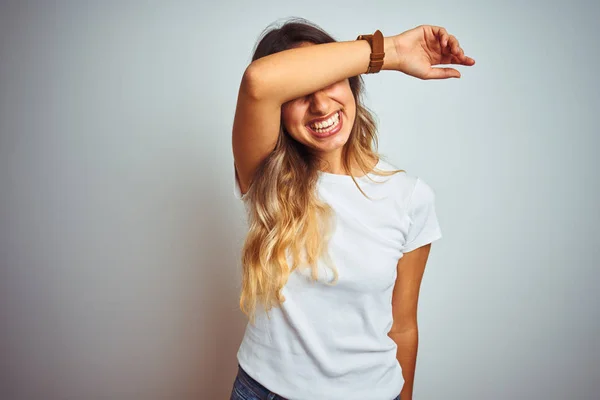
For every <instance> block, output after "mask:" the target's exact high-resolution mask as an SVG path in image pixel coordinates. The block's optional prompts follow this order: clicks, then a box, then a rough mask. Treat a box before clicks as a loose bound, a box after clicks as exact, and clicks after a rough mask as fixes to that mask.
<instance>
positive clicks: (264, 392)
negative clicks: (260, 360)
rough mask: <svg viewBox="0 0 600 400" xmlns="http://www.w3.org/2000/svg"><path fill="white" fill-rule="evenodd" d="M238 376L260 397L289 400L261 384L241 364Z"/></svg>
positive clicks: (271, 399) (272, 399) (270, 399)
mask: <svg viewBox="0 0 600 400" xmlns="http://www.w3.org/2000/svg"><path fill="white" fill-rule="evenodd" d="M238 377H239V378H240V381H242V383H243V384H244V385H246V386H247V387H248V388H249V389H250V390H252V391H253V392H254V393H255V394H256V395H257V396H258V397H260V398H264V399H269V400H288V399H287V398H286V397H282V396H279V395H278V394H275V393H273V392H271V391H270V390H269V389H267V388H266V387H264V386H263V385H261V384H260V383H259V382H258V381H256V380H255V379H254V378H252V377H251V376H250V375H248V373H247V372H246V371H244V369H243V368H242V366H241V365H239V364H238Z"/></svg>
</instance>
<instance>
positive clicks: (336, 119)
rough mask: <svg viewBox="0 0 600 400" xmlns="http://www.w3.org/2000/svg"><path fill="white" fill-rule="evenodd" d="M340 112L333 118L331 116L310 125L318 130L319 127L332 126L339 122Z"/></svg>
mask: <svg viewBox="0 0 600 400" xmlns="http://www.w3.org/2000/svg"><path fill="white" fill-rule="evenodd" d="M339 117H340V115H339V112H337V113H335V115H334V116H333V117H331V118H329V119H328V120H327V121H324V122H317V123H316V124H312V125H311V126H310V127H311V128H313V129H315V130H317V129H327V128H330V127H331V126H333V125H335V124H337V123H338V122H339V119H340V118H339Z"/></svg>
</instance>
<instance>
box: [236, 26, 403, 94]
mask: <svg viewBox="0 0 600 400" xmlns="http://www.w3.org/2000/svg"><path fill="white" fill-rule="evenodd" d="M394 51H395V49H394V44H393V40H392V39H391V38H387V37H384V52H385V53H386V55H385V57H384V60H383V67H382V69H390V68H389V67H390V57H392V55H393V52H394ZM370 54H371V46H369V43H368V42H367V41H366V40H353V41H344V42H333V43H324V44H318V45H309V46H304V47H297V48H293V49H288V50H284V51H280V52H278V53H275V54H270V55H268V56H265V57H262V58H259V59H258V60H255V61H254V62H252V63H251V64H250V65H249V66H248V68H247V69H246V72H245V73H244V80H245V81H246V84H247V85H248V87H249V89H248V90H250V91H251V93H252V95H253V96H254V97H256V98H259V99H263V98H269V99H271V100H276V101H278V102H279V103H280V104H283V103H285V102H287V101H290V100H293V99H297V98H299V97H302V96H306V95H308V94H311V93H314V92H316V91H317V90H319V89H322V88H325V87H327V86H329V85H331V84H333V83H336V82H339V81H341V80H343V79H346V78H350V77H353V76H357V75H360V74H363V73H365V72H366V71H367V68H368V66H369V61H370Z"/></svg>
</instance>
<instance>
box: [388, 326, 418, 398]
mask: <svg viewBox="0 0 600 400" xmlns="http://www.w3.org/2000/svg"><path fill="white" fill-rule="evenodd" d="M389 336H390V337H391V338H392V340H394V342H396V345H397V347H398V350H397V351H396V358H397V359H398V362H399V363H400V366H401V367H402V376H403V377H404V387H403V388H402V393H401V394H400V398H401V399H402V400H411V399H412V393H413V384H414V379H415V367H416V364H417V349H418V347H419V330H418V328H417V327H415V328H413V329H409V330H405V331H402V332H394V333H390V334H389Z"/></svg>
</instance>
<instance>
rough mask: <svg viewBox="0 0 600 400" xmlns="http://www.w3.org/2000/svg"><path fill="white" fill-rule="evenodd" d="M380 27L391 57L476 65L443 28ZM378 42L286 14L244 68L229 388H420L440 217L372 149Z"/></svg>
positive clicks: (422, 191)
mask: <svg viewBox="0 0 600 400" xmlns="http://www.w3.org/2000/svg"><path fill="white" fill-rule="evenodd" d="M383 39H384V41H383V44H384V51H385V56H384V60H383V66H382V68H381V70H382V71H383V70H390V71H399V72H403V73H405V74H407V75H411V76H414V77H417V78H420V79H446V78H460V73H459V72H458V71H457V70H456V69H453V68H432V66H434V65H438V64H458V65H464V66H472V65H474V64H475V61H474V60H473V59H472V58H470V57H467V56H465V54H464V52H463V50H462V49H461V48H460V46H459V43H458V40H457V39H456V37H454V36H452V35H450V34H449V33H448V32H447V31H446V30H445V29H444V28H442V27H437V26H429V25H422V26H419V27H416V28H414V29H411V30H408V31H406V32H404V33H402V34H399V35H396V36H387V37H384V38H383ZM371 53H372V49H371V45H370V43H369V42H368V41H366V40H352V41H343V42H337V41H336V40H335V39H333V38H332V37H331V36H330V35H329V34H327V33H326V32H324V31H323V30H322V29H321V28H319V27H318V26H316V25H315V24H312V23H310V22H308V21H306V20H303V19H292V20H289V21H287V22H286V23H285V24H283V25H282V26H281V27H279V28H277V29H271V30H269V31H267V32H265V33H264V34H263V35H262V38H261V39H260V40H259V42H258V43H257V46H256V48H255V52H254V56H253V57H252V63H251V64H250V65H249V66H248V68H247V69H246V71H245V73H244V75H243V78H242V80H241V84H240V88H239V94H238V101H237V108H236V112H235V119H234V123H233V138H232V145H233V155H234V171H235V181H234V183H235V184H234V193H235V195H236V197H237V198H239V199H241V200H242V201H243V202H244V205H245V210H246V211H247V217H248V235H247V237H246V240H245V243H244V247H243V249H242V266H243V277H242V290H241V296H240V307H241V309H242V311H243V312H244V313H245V314H246V315H247V316H248V317H249V322H248V324H247V326H246V331H245V334H244V338H243V340H242V343H241V345H240V348H239V351H238V354H237V359H238V375H237V377H236V379H235V381H234V384H233V390H232V392H231V399H232V400H238V399H244V400H263V399H269V400H271V399H292V400H317V399H318V400H342V399H344V400H352V399H356V400H359V399H360V400H393V399H400V398H401V399H402V400H411V398H412V391H413V380H414V372H415V364H416V354H417V344H418V329H417V300H418V294H419V287H420V283H421V278H422V276H423V271H424V269H425V264H426V262H427V259H428V256H429V252H430V247H431V242H433V241H434V240H437V239H439V238H440V237H441V231H440V227H439V224H438V220H437V217H436V213H435V206H434V199H435V194H434V191H433V190H432V188H431V187H430V186H429V185H427V184H426V183H425V182H424V181H423V180H422V179H420V178H419V177H417V176H413V175H409V174H407V173H406V171H404V170H400V169H397V168H396V167H395V166H393V165H392V164H390V163H389V162H387V161H385V160H384V158H383V157H382V155H380V154H379V153H378V152H377V126H376V123H375V120H374V118H373V115H372V114H371V113H370V112H369V110H368V109H367V108H366V107H365V106H364V105H363V103H362V99H361V95H362V93H363V81H362V78H361V76H360V75H361V74H363V73H366V72H367V68H368V66H369V62H370V54H371ZM432 117H435V115H433V116H432Z"/></svg>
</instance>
